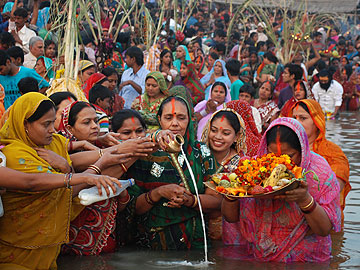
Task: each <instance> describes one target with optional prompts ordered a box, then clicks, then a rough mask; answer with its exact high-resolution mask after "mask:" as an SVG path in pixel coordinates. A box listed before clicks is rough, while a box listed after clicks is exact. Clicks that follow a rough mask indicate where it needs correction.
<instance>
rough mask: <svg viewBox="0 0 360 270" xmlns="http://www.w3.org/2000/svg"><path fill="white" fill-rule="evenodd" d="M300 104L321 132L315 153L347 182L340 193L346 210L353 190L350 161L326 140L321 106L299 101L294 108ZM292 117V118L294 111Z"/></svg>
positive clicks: (304, 100) (312, 102) (316, 142)
mask: <svg viewBox="0 0 360 270" xmlns="http://www.w3.org/2000/svg"><path fill="white" fill-rule="evenodd" d="M299 103H303V104H305V105H306V107H307V108H308V109H309V112H310V115H311V118H312V120H313V121H314V123H315V125H316V127H317V128H318V129H319V131H320V133H319V136H318V137H317V138H316V140H315V142H314V145H313V150H314V152H315V153H317V154H319V155H320V156H322V157H323V158H325V159H326V161H327V162H328V163H329V165H330V167H331V169H332V170H333V171H334V172H335V174H336V177H337V178H338V179H341V180H342V181H344V182H345V186H344V188H343V190H342V191H341V193H340V205H341V209H342V210H344V208H345V199H346V196H347V195H348V193H349V192H350V190H351V185H350V181H349V175H350V168H349V160H348V159H347V157H346V156H345V154H344V152H343V151H342V150H341V148H340V147H339V146H338V145H337V144H335V143H333V142H331V141H329V140H327V139H326V137H325V132H326V128H325V115H324V112H323V111H322V109H321V106H320V104H319V103H318V102H316V101H315V100H310V99H303V100H301V101H298V102H297V103H296V104H295V105H294V107H293V108H295V107H296V106H297V104H299ZM290 116H292V110H291V113H290Z"/></svg>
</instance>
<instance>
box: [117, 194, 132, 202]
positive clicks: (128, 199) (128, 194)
mask: <svg viewBox="0 0 360 270" xmlns="http://www.w3.org/2000/svg"><path fill="white" fill-rule="evenodd" d="M127 195H128V197H129V198H128V199H127V200H126V202H122V201H120V200H119V203H120V204H127V203H128V202H129V201H130V194H129V193H128V194H127Z"/></svg>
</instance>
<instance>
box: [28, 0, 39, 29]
mask: <svg viewBox="0 0 360 270" xmlns="http://www.w3.org/2000/svg"><path fill="white" fill-rule="evenodd" d="M38 17H39V0H34V8H33V13H32V17H31V21H30V24H32V25H36V22H37V19H38Z"/></svg>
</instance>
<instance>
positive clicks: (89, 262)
mask: <svg viewBox="0 0 360 270" xmlns="http://www.w3.org/2000/svg"><path fill="white" fill-rule="evenodd" d="M326 126H327V138H328V139H330V140H331V141H333V142H335V143H336V144H338V145H339V146H340V147H341V148H342V150H343V151H344V152H345V154H346V155H347V157H348V159H349V162H350V183H351V185H352V190H351V192H350V193H349V195H348V197H347V203H346V208H345V222H344V230H343V232H341V233H337V234H333V235H332V240H333V252H332V253H333V258H332V260H331V261H330V262H328V263H324V264H314V263H293V264H288V265H285V264H279V263H258V262H242V261H238V260H230V259H225V258H223V257H220V256H218V255H217V250H218V249H219V248H221V247H222V244H221V243H213V247H212V248H211V249H210V250H209V261H210V262H212V264H209V265H206V264H202V263H201V262H202V261H203V260H204V251H201V250H199V251H187V252H185V251H184V252H182V251H181V252H180V251H177V252H169V251H167V252H159V251H144V250H137V249H134V248H123V249H121V250H119V251H118V252H116V253H113V254H105V255H101V256H88V257H70V256H61V257H60V258H59V260H58V265H59V270H72V269H77V270H89V269H90V270H120V269H126V270H130V269H136V270H138V269H146V270H151V269H221V270H233V269H234V270H235V269H261V270H262V269H274V270H275V269H276V270H278V269H296V270H297V269H299V270H300V269H301V270H307V269H309V270H310V269H311V270H320V269H321V270H322V269H360V128H359V127H360V113H359V112H346V113H341V115H340V118H339V119H338V120H330V121H328V122H327V124H326Z"/></svg>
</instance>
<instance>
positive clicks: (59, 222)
mask: <svg viewBox="0 0 360 270" xmlns="http://www.w3.org/2000/svg"><path fill="white" fill-rule="evenodd" d="M54 121H55V109H54V104H53V103H52V102H51V101H50V99H48V98H47V97H45V96H44V95H42V94H40V93H28V94H25V95H23V96H21V97H20V98H18V99H17V100H16V101H15V103H14V104H13V106H12V109H11V110H10V115H9V118H8V120H7V121H6V123H5V125H4V126H3V127H2V129H1V130H0V138H1V139H0V143H1V144H3V145H5V147H4V148H3V149H2V152H3V153H4V154H5V156H6V159H7V167H9V168H11V169H15V170H18V171H21V172H25V173H53V174H58V173H61V172H63V173H65V172H66V173H67V174H65V176H64V187H63V188H57V189H53V190H49V191H40V192H22V191H15V190H10V191H8V192H6V193H5V194H4V195H2V200H3V205H4V211H5V214H4V216H3V217H2V218H0V268H1V269H4V268H5V266H4V268H2V266H1V263H3V264H6V265H7V267H8V269H17V268H16V267H18V268H19V267H20V266H22V267H26V268H29V269H56V258H57V256H58V253H59V250H60V246H61V244H63V243H66V242H67V241H68V239H69V224H70V221H71V219H72V218H75V216H76V215H77V214H78V213H79V212H80V211H81V210H82V208H83V207H82V206H80V204H78V203H74V201H75V199H74V200H73V189H72V188H71V186H70V181H71V177H72V174H71V167H70V165H71V160H70V158H69V155H68V153H67V142H66V139H65V138H64V137H62V136H61V135H57V134H54V132H55V129H54ZM39 148H40V149H41V148H42V149H47V150H51V151H52V152H55V153H56V154H57V155H59V156H61V157H62V158H63V164H64V166H63V167H62V168H60V167H59V168H53V167H52V166H51V165H50V164H49V163H48V162H47V161H45V160H44V159H43V158H41V157H40V156H39V155H38V152H37V151H39ZM40 151H42V150H40ZM60 170H61V171H60ZM65 186H66V187H65ZM20 268H21V267H20Z"/></svg>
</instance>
